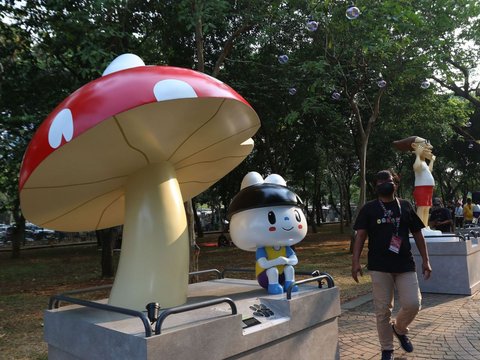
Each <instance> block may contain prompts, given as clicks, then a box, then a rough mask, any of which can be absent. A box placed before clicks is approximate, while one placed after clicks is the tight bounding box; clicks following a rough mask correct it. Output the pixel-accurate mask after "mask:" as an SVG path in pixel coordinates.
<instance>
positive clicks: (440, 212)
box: [429, 207, 452, 232]
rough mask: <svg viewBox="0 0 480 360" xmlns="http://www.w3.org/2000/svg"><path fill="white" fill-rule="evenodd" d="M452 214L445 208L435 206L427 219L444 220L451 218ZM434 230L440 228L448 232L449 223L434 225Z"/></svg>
mask: <svg viewBox="0 0 480 360" xmlns="http://www.w3.org/2000/svg"><path fill="white" fill-rule="evenodd" d="M451 219H452V216H451V215H450V210H448V209H447V208H442V207H439V208H435V209H433V210H432V213H431V214H430V220H429V221H433V222H435V221H445V220H451ZM435 229H436V230H440V231H441V232H449V231H450V224H442V225H435Z"/></svg>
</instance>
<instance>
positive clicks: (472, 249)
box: [410, 234, 480, 295]
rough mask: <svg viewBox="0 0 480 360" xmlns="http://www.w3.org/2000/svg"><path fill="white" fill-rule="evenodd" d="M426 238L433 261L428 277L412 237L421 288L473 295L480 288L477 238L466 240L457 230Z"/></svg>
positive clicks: (438, 291)
mask: <svg viewBox="0 0 480 360" xmlns="http://www.w3.org/2000/svg"><path fill="white" fill-rule="evenodd" d="M448 235H450V236H448ZM425 240H426V241H427V248H428V254H429V257H430V264H431V265H432V275H431V277H430V279H428V280H424V278H423V274H422V258H421V257H420V254H419V252H418V250H417V247H416V246H415V241H414V240H410V242H411V244H412V254H413V257H414V259H415V263H416V267H417V276H418V282H419V285H420V290H421V291H422V292H429V293H438V294H464V295H472V294H473V293H475V292H476V291H478V290H480V246H479V245H478V240H477V239H474V240H466V241H463V240H460V238H459V237H457V236H455V235H454V234H443V235H442V236H441V237H440V236H438V237H435V236H432V237H430V236H429V237H426V238H425Z"/></svg>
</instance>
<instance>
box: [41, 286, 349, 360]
mask: <svg viewBox="0 0 480 360" xmlns="http://www.w3.org/2000/svg"><path fill="white" fill-rule="evenodd" d="M312 284H313V283H312ZM315 285H316V283H315ZM218 297H228V298H230V299H232V300H233V301H234V303H235V305H236V307H237V311H238V312H237V314H235V315H232V311H231V308H230V306H229V305H228V304H218V305H214V306H211V307H208V308H201V309H197V310H194V311H188V312H182V313H179V314H173V315H171V316H169V317H167V318H166V319H165V321H164V322H163V324H162V327H161V333H160V334H159V335H152V336H150V337H146V335H145V328H144V326H143V324H142V322H141V321H140V320H139V319H138V318H132V317H129V316H126V315H122V314H117V313H111V312H107V311H103V310H98V309H93V308H87V307H83V306H78V305H70V306H64V307H61V308H59V309H54V310H47V311H46V312H45V322H44V323H45V341H46V342H47V343H48V352H49V353H48V357H49V359H50V360H55V359H62V360H78V359H88V360H96V359H102V360H106V359H115V360H120V359H172V360H173V359H175V360H181V359H185V360H187V359H188V360H191V359H209V360H211V359H225V358H228V357H235V359H275V358H282V359H289V358H302V359H338V358H339V344H338V320H337V318H338V316H339V315H340V300H339V290H338V288H337V287H332V288H325V289H319V288H318V287H317V286H314V285H310V284H308V285H301V286H299V292H297V293H293V294H292V298H291V299H290V300H287V299H286V295H285V294H283V295H268V294H267V293H266V292H265V290H264V289H262V288H260V287H259V285H258V284H257V282H256V281H253V280H239V279H218V280H213V281H206V282H201V283H196V284H191V285H189V294H188V302H187V304H190V303H197V302H201V301H206V300H211V299H214V298H218ZM103 302H106V300H104V301H103ZM259 304H264V305H265V306H266V307H268V308H269V309H271V310H272V311H273V313H274V315H272V316H269V317H259V316H255V318H256V319H258V321H259V323H258V324H255V325H251V324H250V322H251V321H252V320H251V318H252V314H253V310H252V309H251V308H250V307H251V306H253V305H259ZM245 319H250V321H248V320H245ZM242 320H243V321H242ZM247 324H250V325H251V326H248V327H247Z"/></svg>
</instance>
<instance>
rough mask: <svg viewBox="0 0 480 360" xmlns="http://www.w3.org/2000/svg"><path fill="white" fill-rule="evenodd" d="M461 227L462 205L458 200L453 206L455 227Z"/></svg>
mask: <svg viewBox="0 0 480 360" xmlns="http://www.w3.org/2000/svg"><path fill="white" fill-rule="evenodd" d="M461 227H463V206H462V202H461V201H460V200H458V201H457V205H456V206H455V228H456V229H460V228H461Z"/></svg>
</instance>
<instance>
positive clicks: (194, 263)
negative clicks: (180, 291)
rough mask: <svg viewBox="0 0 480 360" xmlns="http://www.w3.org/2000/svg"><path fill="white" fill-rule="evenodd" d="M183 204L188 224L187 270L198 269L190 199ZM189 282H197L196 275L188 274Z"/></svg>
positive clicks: (192, 210) (198, 252) (197, 249)
mask: <svg viewBox="0 0 480 360" xmlns="http://www.w3.org/2000/svg"><path fill="white" fill-rule="evenodd" d="M184 206H185V215H186V216H187V225H188V239H189V241H190V265H189V271H190V272H193V271H198V259H199V255H200V248H199V247H198V245H197V242H196V238H195V229H194V222H195V219H194V218H195V216H194V209H193V205H192V200H188V201H186V202H185V203H184ZM190 282H192V283H195V282H198V276H190Z"/></svg>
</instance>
